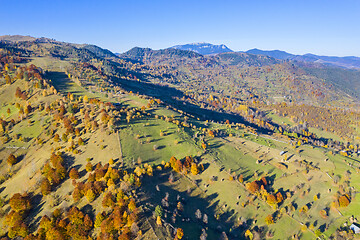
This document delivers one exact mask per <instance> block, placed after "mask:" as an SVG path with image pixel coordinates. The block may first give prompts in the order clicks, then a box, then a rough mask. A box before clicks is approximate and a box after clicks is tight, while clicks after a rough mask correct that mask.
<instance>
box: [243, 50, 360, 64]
mask: <svg viewBox="0 0 360 240" xmlns="http://www.w3.org/2000/svg"><path fill="white" fill-rule="evenodd" d="M246 53H250V54H256V55H265V56H270V57H273V58H276V59H280V60H294V61H301V62H313V63H321V64H326V65H330V66H336V67H342V68H360V58H359V57H352V56H351V57H333V56H319V55H315V54H310V53H308V54H304V55H294V54H291V53H287V52H284V51H279V50H272V51H264V50H260V49H257V48H254V49H250V50H248V51H246Z"/></svg>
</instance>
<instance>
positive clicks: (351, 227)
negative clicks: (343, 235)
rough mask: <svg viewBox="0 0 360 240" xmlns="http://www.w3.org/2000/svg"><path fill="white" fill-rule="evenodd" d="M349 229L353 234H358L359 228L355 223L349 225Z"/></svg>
mask: <svg viewBox="0 0 360 240" xmlns="http://www.w3.org/2000/svg"><path fill="white" fill-rule="evenodd" d="M350 229H351V230H353V231H354V233H355V234H359V233H360V227H359V226H358V225H357V224H355V223H353V224H351V226H350Z"/></svg>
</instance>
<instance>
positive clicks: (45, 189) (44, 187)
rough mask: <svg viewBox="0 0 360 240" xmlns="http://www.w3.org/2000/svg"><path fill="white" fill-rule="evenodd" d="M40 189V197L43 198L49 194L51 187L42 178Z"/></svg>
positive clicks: (46, 180) (47, 181) (45, 179)
mask: <svg viewBox="0 0 360 240" xmlns="http://www.w3.org/2000/svg"><path fill="white" fill-rule="evenodd" d="M40 189H41V193H42V195H44V196H46V195H48V194H49V193H50V192H51V185H50V182H49V180H48V179H47V178H44V179H43V180H42V181H41V185H40Z"/></svg>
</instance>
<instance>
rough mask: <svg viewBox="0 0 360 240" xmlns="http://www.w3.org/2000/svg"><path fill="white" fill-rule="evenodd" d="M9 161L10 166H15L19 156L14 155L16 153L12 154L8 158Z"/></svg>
mask: <svg viewBox="0 0 360 240" xmlns="http://www.w3.org/2000/svg"><path fill="white" fill-rule="evenodd" d="M7 163H8V164H9V165H10V166H13V165H14V164H16V163H17V158H16V157H15V156H14V154H10V155H9V157H8V158H7Z"/></svg>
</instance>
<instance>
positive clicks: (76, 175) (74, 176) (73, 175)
mask: <svg viewBox="0 0 360 240" xmlns="http://www.w3.org/2000/svg"><path fill="white" fill-rule="evenodd" d="M69 177H70V178H71V179H78V178H79V171H78V170H77V169H76V168H72V169H71V170H70V172H69Z"/></svg>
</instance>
